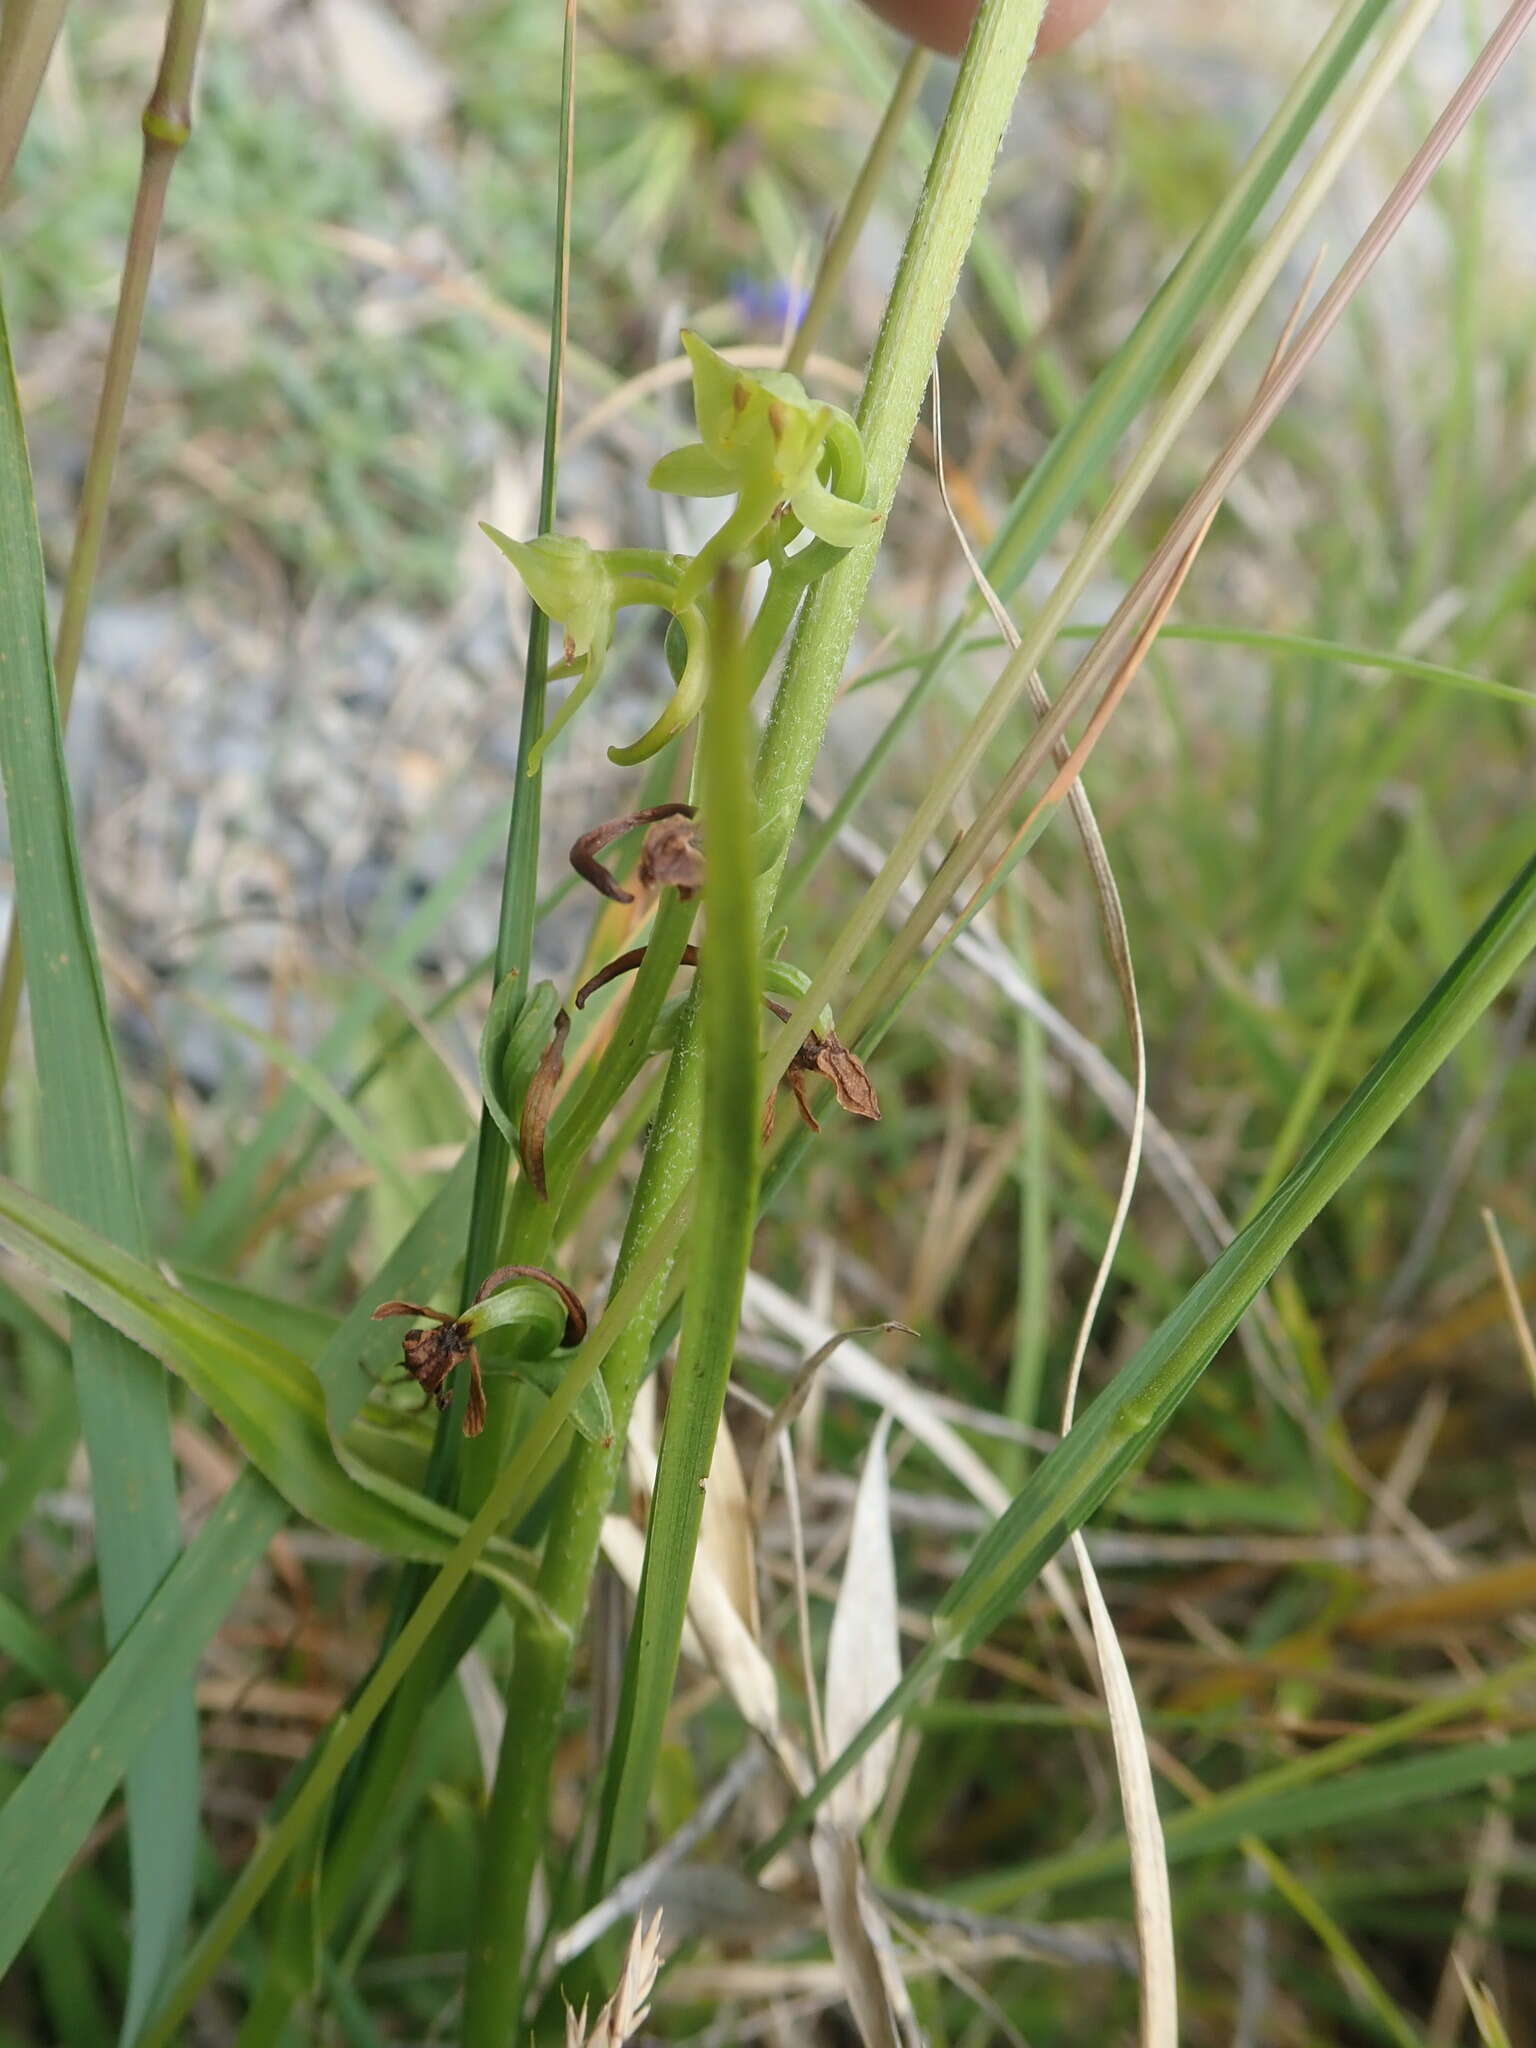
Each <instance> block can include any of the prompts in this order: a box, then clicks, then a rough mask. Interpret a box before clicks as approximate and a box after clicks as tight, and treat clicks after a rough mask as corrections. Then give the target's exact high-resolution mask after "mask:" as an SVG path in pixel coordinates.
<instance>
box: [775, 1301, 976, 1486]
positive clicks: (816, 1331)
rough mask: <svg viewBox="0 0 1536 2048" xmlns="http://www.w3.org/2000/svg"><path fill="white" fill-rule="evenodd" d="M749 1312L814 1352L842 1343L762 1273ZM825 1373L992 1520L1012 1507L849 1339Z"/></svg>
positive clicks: (916, 1393) (966, 1448) (957, 1444)
mask: <svg viewBox="0 0 1536 2048" xmlns="http://www.w3.org/2000/svg"><path fill="white" fill-rule="evenodd" d="M745 1306H746V1309H747V1311H748V1312H749V1313H750V1314H752V1315H754V1316H755V1317H756V1318H757V1319H758V1320H759V1322H761V1323H766V1324H767V1325H768V1326H769V1327H770V1328H772V1329H776V1330H778V1331H779V1332H780V1333H781V1334H782V1335H783V1336H786V1337H789V1338H791V1339H792V1340H793V1341H794V1342H795V1343H796V1344H800V1345H804V1346H805V1347H806V1348H807V1349H808V1350H809V1349H813V1348H822V1347H831V1346H832V1345H833V1343H834V1340H836V1339H838V1335H839V1333H838V1332H837V1331H835V1330H832V1329H830V1328H829V1327H828V1325H827V1323H826V1322H825V1321H824V1320H823V1318H822V1317H820V1316H818V1315H817V1314H816V1312H815V1310H814V1309H811V1308H808V1307H806V1305H805V1304H804V1303H803V1302H799V1301H796V1300H795V1298H794V1296H793V1295H791V1294H786V1293H785V1292H784V1290H783V1288H781V1287H777V1286H775V1284H774V1283H773V1281H771V1280H767V1279H764V1277H763V1276H762V1274H760V1273H749V1274H748V1275H747V1290H746V1296H745ZM821 1371H822V1374H823V1375H824V1377H825V1378H827V1379H829V1380H832V1381H834V1382H835V1383H836V1384H837V1385H838V1386H840V1387H842V1388H843V1390H844V1392H845V1393H849V1394H852V1395H853V1396H854V1397H855V1399H856V1400H860V1401H868V1402H869V1403H870V1404H871V1405H872V1406H874V1407H876V1408H883V1409H885V1410H886V1411H887V1412H888V1413H889V1415H890V1417H891V1419H892V1421H894V1422H899V1423H900V1424H901V1426H902V1428H903V1429H904V1430H905V1431H906V1432H907V1434H908V1435H909V1436H914V1437H916V1438H917V1440H918V1442H919V1443H920V1444H922V1446H923V1448H924V1449H925V1450H927V1451H929V1452H930V1453H931V1454H932V1455H933V1456H934V1457H935V1458H936V1459H937V1460H938V1462H939V1463H940V1464H941V1465H942V1466H943V1467H944V1468H945V1470H946V1471H947V1472H949V1473H950V1474H951V1475H952V1476H953V1477H954V1478H955V1479H957V1480H958V1481H959V1482H960V1484H961V1485H962V1486H963V1487H964V1488H965V1490H966V1492H967V1493H968V1494H969V1495H970V1496H971V1498H972V1499H973V1500H975V1501H979V1502H980V1504H981V1505H982V1506H983V1507H984V1508H985V1509H986V1510H987V1512H988V1513H989V1514H993V1515H1000V1514H1001V1513H1002V1511H1003V1509H1004V1508H1005V1507H1006V1506H1007V1505H1008V1489H1007V1487H1005V1486H1004V1485H1003V1483H1002V1481H1001V1480H1000V1479H999V1478H998V1476H997V1474H996V1473H995V1472H994V1471H993V1470H992V1468H991V1466H990V1465H988V1464H987V1463H986V1462H985V1461H984V1460H983V1459H981V1458H980V1457H978V1456H977V1454H976V1453H975V1452H974V1451H973V1450H972V1449H971V1447H970V1445H969V1444H968V1443H967V1442H966V1441H965V1439H964V1438H963V1437H962V1436H961V1435H960V1434H959V1432H958V1431H957V1430H955V1429H952V1428H951V1427H950V1425H949V1424H948V1423H947V1422H945V1421H943V1420H942V1419H941V1418H940V1417H939V1416H938V1415H936V1414H935V1413H934V1410H933V1407H932V1405H931V1404H930V1402H929V1400H928V1398H927V1396H926V1395H925V1394H924V1393H923V1392H922V1391H921V1389H919V1388H917V1387H914V1386H913V1385H912V1383H911V1382H910V1381H909V1380H906V1379H903V1378H902V1376H901V1374H900V1373H896V1372H892V1370H891V1369H890V1367H889V1366H885V1365H882V1364H881V1363H880V1361H879V1359H878V1358H876V1357H875V1356H874V1355H873V1353H872V1352H868V1351H866V1350H865V1349H864V1348H863V1346H862V1345H860V1344H854V1343H851V1342H850V1341H849V1340H848V1339H847V1337H846V1336H843V1337H842V1338H841V1341H838V1342H837V1343H836V1348H835V1349H830V1348H829V1349H827V1355H826V1357H825V1359H824V1362H823V1364H822V1367H821Z"/></svg>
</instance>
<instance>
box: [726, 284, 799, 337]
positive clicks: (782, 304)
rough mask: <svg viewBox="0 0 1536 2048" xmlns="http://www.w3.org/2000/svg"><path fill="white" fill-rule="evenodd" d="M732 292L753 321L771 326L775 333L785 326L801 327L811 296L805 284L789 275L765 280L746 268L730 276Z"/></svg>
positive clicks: (743, 310)
mask: <svg viewBox="0 0 1536 2048" xmlns="http://www.w3.org/2000/svg"><path fill="white" fill-rule="evenodd" d="M731 296H732V298H733V299H735V301H736V303H737V305H738V306H740V308H741V310H742V312H743V313H744V314H745V315H746V317H747V319H748V320H750V321H752V322H753V323H754V325H757V326H763V327H771V328H773V329H774V331H775V332H776V333H777V332H780V331H782V329H783V328H784V327H786V326H789V327H798V326H799V325H800V322H801V321H802V320H803V319H804V318H805V309H806V307H807V306H808V305H809V304H810V300H811V295H810V293H809V292H808V291H807V290H806V289H805V288H804V287H803V286H802V285H798V284H791V283H790V281H789V279H788V278H785V277H775V278H770V279H768V280H767V281H766V282H764V281H763V280H761V279H759V278H755V277H752V276H751V275H749V273H747V272H746V271H738V272H737V273H736V275H735V276H734V277H733V278H732V279H731Z"/></svg>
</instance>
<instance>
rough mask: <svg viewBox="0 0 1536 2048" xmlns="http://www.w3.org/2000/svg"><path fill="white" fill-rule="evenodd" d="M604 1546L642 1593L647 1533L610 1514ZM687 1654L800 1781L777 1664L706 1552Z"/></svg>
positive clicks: (691, 1606) (697, 1577) (698, 1564)
mask: <svg viewBox="0 0 1536 2048" xmlns="http://www.w3.org/2000/svg"><path fill="white" fill-rule="evenodd" d="M602 1546H603V1555H604V1557H606V1558H607V1560H608V1562H609V1564H610V1565H612V1567H613V1569H614V1571H615V1572H616V1573H617V1574H618V1576H619V1578H620V1579H621V1580H622V1581H623V1583H624V1585H625V1587H626V1588H627V1590H628V1591H629V1592H630V1593H631V1594H638V1592H639V1590H640V1577H641V1571H642V1567H643V1565H644V1562H645V1533H644V1531H643V1530H640V1529H637V1528H636V1527H635V1525H634V1523H633V1522H630V1521H626V1520H625V1519H624V1517H623V1516H622V1515H609V1516H607V1517H606V1518H605V1520H604V1522H603V1534H602ZM683 1650H684V1653H685V1654H686V1655H687V1656H690V1657H692V1658H693V1659H694V1661H695V1662H696V1663H701V1664H705V1665H707V1666H708V1668H709V1669H710V1670H711V1671H713V1672H714V1674H715V1676H716V1678H718V1679H719V1681H720V1683H721V1684H722V1685H723V1686H724V1687H725V1689H726V1692H727V1693H728V1694H729V1695H730V1698H731V1701H732V1704H733V1705H734V1706H735V1708H736V1711H737V1712H738V1713H739V1714H740V1715H741V1717H742V1719H743V1720H744V1721H745V1722H746V1724H747V1726H748V1727H749V1728H752V1729H755V1730H756V1732H757V1733H758V1734H759V1735H761V1736H762V1738H763V1740H764V1741H765V1742H766V1743H767V1744H768V1745H769V1747H770V1748H771V1749H772V1750H773V1752H774V1754H775V1755H776V1756H778V1757H779V1758H780V1760H781V1762H783V1763H784V1766H785V1769H786V1770H787V1771H788V1772H789V1773H790V1775H791V1777H795V1778H798V1777H799V1775H800V1774H801V1771H802V1769H803V1766H802V1765H801V1761H800V1759H799V1758H798V1757H797V1756H796V1755H795V1753H794V1750H793V1748H792V1746H790V1745H788V1744H786V1742H785V1739H784V1733H783V1729H782V1727H781V1726H780V1721H779V1688H778V1684H777V1681H776V1680H775V1678H774V1675H773V1666H772V1665H771V1664H770V1663H769V1661H768V1659H767V1658H766V1657H765V1656H764V1655H763V1652H762V1650H761V1649H760V1648H759V1646H758V1644H757V1641H756V1639H755V1638H754V1637H753V1635H752V1632H751V1630H750V1629H749V1628H748V1627H747V1624H746V1623H745V1622H744V1621H743V1620H742V1618H741V1616H740V1615H739V1614H738V1613H737V1611H736V1609H735V1607H734V1606H733V1605H732V1603H731V1596H730V1594H729V1593H728V1592H727V1591H726V1589H725V1586H724V1584H723V1583H722V1581H721V1579H720V1576H719V1574H718V1573H717V1572H716V1571H715V1570H714V1568H713V1566H712V1565H710V1563H709V1562H708V1560H707V1559H706V1558H705V1557H704V1555H703V1553H702V1552H700V1553H699V1555H698V1556H696V1557H695V1558H694V1561H693V1578H692V1581H691V1583H690V1585H689V1588H688V1617H687V1620H686V1621H685V1622H684V1624H683Z"/></svg>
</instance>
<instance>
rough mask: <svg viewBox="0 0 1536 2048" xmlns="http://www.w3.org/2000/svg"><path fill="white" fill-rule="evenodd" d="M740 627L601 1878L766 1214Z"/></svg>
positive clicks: (723, 715)
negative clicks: (686, 1164) (682, 1265)
mask: <svg viewBox="0 0 1536 2048" xmlns="http://www.w3.org/2000/svg"><path fill="white" fill-rule="evenodd" d="M722 583H723V584H727V583H728V579H722ZM736 631H737V629H736V619H735V593H734V589H732V588H729V587H726V588H722V590H721V591H720V593H718V601H717V603H716V605H715V607H714V618H713V620H712V621H711V636H710V637H711V645H712V646H713V648H714V650H715V659H716V671H715V674H714V675H713V676H712V677H711V679H710V692H709V701H708V704H707V705H706V707H705V710H704V720H703V730H702V733H701V736H700V741H699V781H700V793H701V795H702V798H703V816H704V822H705V832H706V843H707V845H708V848H709V869H708V879H707V881H706V883H705V887H704V915H705V920H706V941H705V951H704V961H705V964H704V966H703V968H702V969H701V971H700V975H699V994H698V998H697V1001H696V1003H695V1004H694V1006H693V1007H694V1008H695V1009H696V1011H697V1014H698V1020H699V1028H698V1036H699V1038H700V1040H701V1042H702V1046H703V1068H704V1074H703V1116H702V1124H701V1130H700V1145H699V1153H698V1203H697V1215H698V1222H697V1226H696V1228H695V1231H694V1236H693V1242H692V1247H691V1250H692V1259H691V1264H690V1274H689V1283H688V1289H687V1293H686V1294H685V1296H684V1299H683V1323H682V1330H681V1333H680V1335H679V1338H678V1352H677V1368H676V1371H675V1372H674V1374H673V1376H672V1385H671V1390H670V1392H669V1394H668V1398H667V1409H666V1421H665V1424H664V1426H663V1429H662V1435H661V1448H660V1456H659V1461H658V1465H657V1473H656V1486H655V1491H654V1493H653V1495H652V1498H651V1519H650V1527H649V1529H648V1531H647V1535H646V1545H645V1562H644V1565H643V1567H642V1570H641V1577H640V1589H639V1593H638V1596H637V1600H636V1606H635V1619H634V1625H633V1627H632V1629H631V1631H630V1638H629V1655H628V1658H627V1660H626V1663H625V1669H624V1685H623V1690H622V1693H621V1696H620V1700H619V1714H618V1725H617V1727H616V1729H615V1732H614V1739H613V1743H612V1746H611V1748H610V1750H609V1760H608V1772H607V1796H605V1797H604V1798H603V1799H602V1800H601V1802H600V1806H599V1811H600V1823H599V1829H598V1837H597V1843H596V1846H595V1848H594V1851H593V1872H594V1877H595V1880H596V1882H597V1884H598V1885H599V1886H600V1887H606V1885H607V1884H608V1882H609V1881H610V1879H611V1878H612V1877H613V1876H615V1875H616V1874H617V1873H618V1872H619V1871H621V1870H626V1869H628V1868H629V1867H630V1865H631V1864H632V1863H633V1862H635V1861H636V1860H637V1858H638V1856H639V1853H640V1846H641V1842H642V1840H643V1837H644V1830H645V1815H646V1809H647V1807H648V1805H649V1803H650V1793H651V1779H652V1776H653V1774H654V1772H655V1768H656V1762H657V1759H658V1757H659V1756H660V1754H661V1743H662V1734H663V1730H664V1727H665V1723H666V1714H667V1706H668V1703H669V1702H670V1700H671V1697H672V1687H673V1683H674V1681H675V1679H676V1676H677V1659H678V1653H679V1650H680V1648H681V1644H682V1636H683V1615H684V1611H685V1608H686V1605H687V1599H688V1588H689V1585H690V1582H691V1580H692V1576H693V1554H694V1550H695V1548H696V1546H697V1544H698V1538H699V1523H700V1519H701V1517H702V1515H703V1510H704V1484H705V1478H706V1475H707V1474H708V1471H709V1467H710V1460H711V1458H712V1457H713V1455H714V1448H715V1439H716V1436H717V1435H718V1433H719V1427H720V1413H721V1410H722V1409H723V1407H724V1405H725V1389H726V1383H727V1381H728V1380H729V1379H730V1374H731V1362H732V1359H733V1358H734V1356H735V1350H736V1329H737V1324H738V1321H739V1319H740V1314H741V1294H742V1288H743V1286H744V1285H745V1283H746V1274H747V1263H748V1260H749V1259H750V1257H751V1252H752V1231H753V1224H754V1222H755V1220H756V1214H757V1185H758V1172H759V1137H758V1129H759V1124H760V1122H761V1117H762V1083H761V1078H760V1071H759V1058H758V1046H759V1038H760V1035H761V1026H760V1021H759V1019H760V1012H759V1008H758V1002H759V982H760V979H761V972H762V970H761V966H760V963H759V958H758V953H759V942H758V928H757V920H756V918H755V916H754V914H753V912H754V902H753V898H754V875H753V866H754V863H753V837H754V834H753V812H752V787H751V769H750V766H749V760H750V739H751V722H750V718H749V715H748V709H747V707H748V702H749V695H750V693H749V691H748V690H747V689H746V688H745V687H744V684H745V682H746V680H747V679H746V677H745V675H744V674H743V671H742V663H741V658H740V649H739V647H738V645H737V638H736Z"/></svg>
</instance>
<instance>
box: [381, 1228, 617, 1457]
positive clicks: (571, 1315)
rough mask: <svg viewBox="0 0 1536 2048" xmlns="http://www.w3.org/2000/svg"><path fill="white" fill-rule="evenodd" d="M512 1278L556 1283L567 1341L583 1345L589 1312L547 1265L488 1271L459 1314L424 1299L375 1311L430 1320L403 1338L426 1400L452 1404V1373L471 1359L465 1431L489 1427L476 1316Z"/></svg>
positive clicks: (409, 1372)
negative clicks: (449, 1379)
mask: <svg viewBox="0 0 1536 2048" xmlns="http://www.w3.org/2000/svg"><path fill="white" fill-rule="evenodd" d="M509 1280H540V1281H542V1282H543V1283H544V1285H545V1286H546V1287H552V1288H553V1289H554V1291H555V1293H556V1294H557V1295H558V1296H559V1297H560V1300H561V1302H562V1303H563V1304H564V1307H565V1331H564V1334H563V1336H562V1338H561V1343H562V1345H563V1346H564V1347H565V1348H566V1349H567V1350H569V1349H570V1348H571V1347H572V1346H573V1345H576V1344H579V1343H580V1342H581V1340H582V1338H583V1337H585V1335H586V1334H587V1312H586V1310H585V1309H584V1308H583V1307H582V1304H581V1301H580V1299H579V1297H578V1296H577V1295H576V1294H574V1293H573V1292H572V1290H571V1289H570V1288H569V1287H567V1286H566V1284H565V1282H564V1281H563V1280H560V1279H558V1278H557V1277H556V1276H555V1275H554V1274H553V1273H546V1272H545V1270H544V1268H543V1267H542V1266H498V1267H497V1268H496V1270H495V1272H494V1273H489V1274H487V1275H486V1277H485V1279H484V1280H482V1281H481V1283H480V1285H479V1287H478V1288H477V1289H476V1291H475V1298H474V1301H473V1303H471V1305H470V1307H469V1308H468V1309H466V1310H465V1311H464V1312H463V1313H462V1314H460V1315H449V1314H447V1313H446V1312H445V1311H444V1310H442V1309H440V1308H428V1307H427V1306H426V1304H425V1303H423V1302H419V1301H384V1302H380V1304H379V1306H378V1307H377V1308H376V1309H375V1310H374V1311H373V1316H372V1321H374V1322H376V1323H379V1322H383V1321H384V1319H385V1318H386V1317H387V1316H414V1317H416V1318H418V1319H420V1320H424V1321H426V1322H427V1323H429V1324H430V1325H431V1328H430V1329H426V1330H408V1331H407V1332H406V1334H405V1336H404V1338H403V1339H402V1340H401V1346H400V1348H401V1353H402V1357H401V1363H402V1365H403V1366H404V1367H405V1372H406V1376H407V1377H408V1378H409V1379H413V1380H414V1381H415V1382H416V1384H417V1386H419V1387H420V1388H421V1391H422V1393H423V1394H424V1395H425V1396H426V1398H427V1400H428V1401H430V1402H433V1403H434V1404H435V1405H436V1407H437V1408H438V1410H439V1411H440V1412H441V1411H444V1410H446V1409H447V1407H448V1405H449V1403H450V1401H451V1400H452V1398H453V1397H452V1395H451V1394H450V1393H449V1391H448V1385H447V1381H448V1376H449V1374H450V1373H451V1372H452V1371H453V1369H454V1367H455V1366H456V1365H460V1364H462V1363H463V1361H464V1360H465V1359H468V1361H469V1399H468V1401H467V1403H466V1404H465V1408H464V1434H465V1435H466V1436H479V1434H480V1432H481V1431H482V1430H483V1429H484V1428H485V1380H484V1378H483V1377H482V1375H481V1371H480V1355H479V1353H478V1352H477V1351H476V1350H475V1315H474V1311H475V1309H476V1308H477V1307H479V1305H480V1303H481V1302H483V1301H485V1300H486V1299H487V1298H488V1297H489V1296H490V1295H492V1294H494V1293H495V1292H496V1291H497V1290H498V1288H502V1287H505V1286H506V1284H507V1282H508V1281H509Z"/></svg>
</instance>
